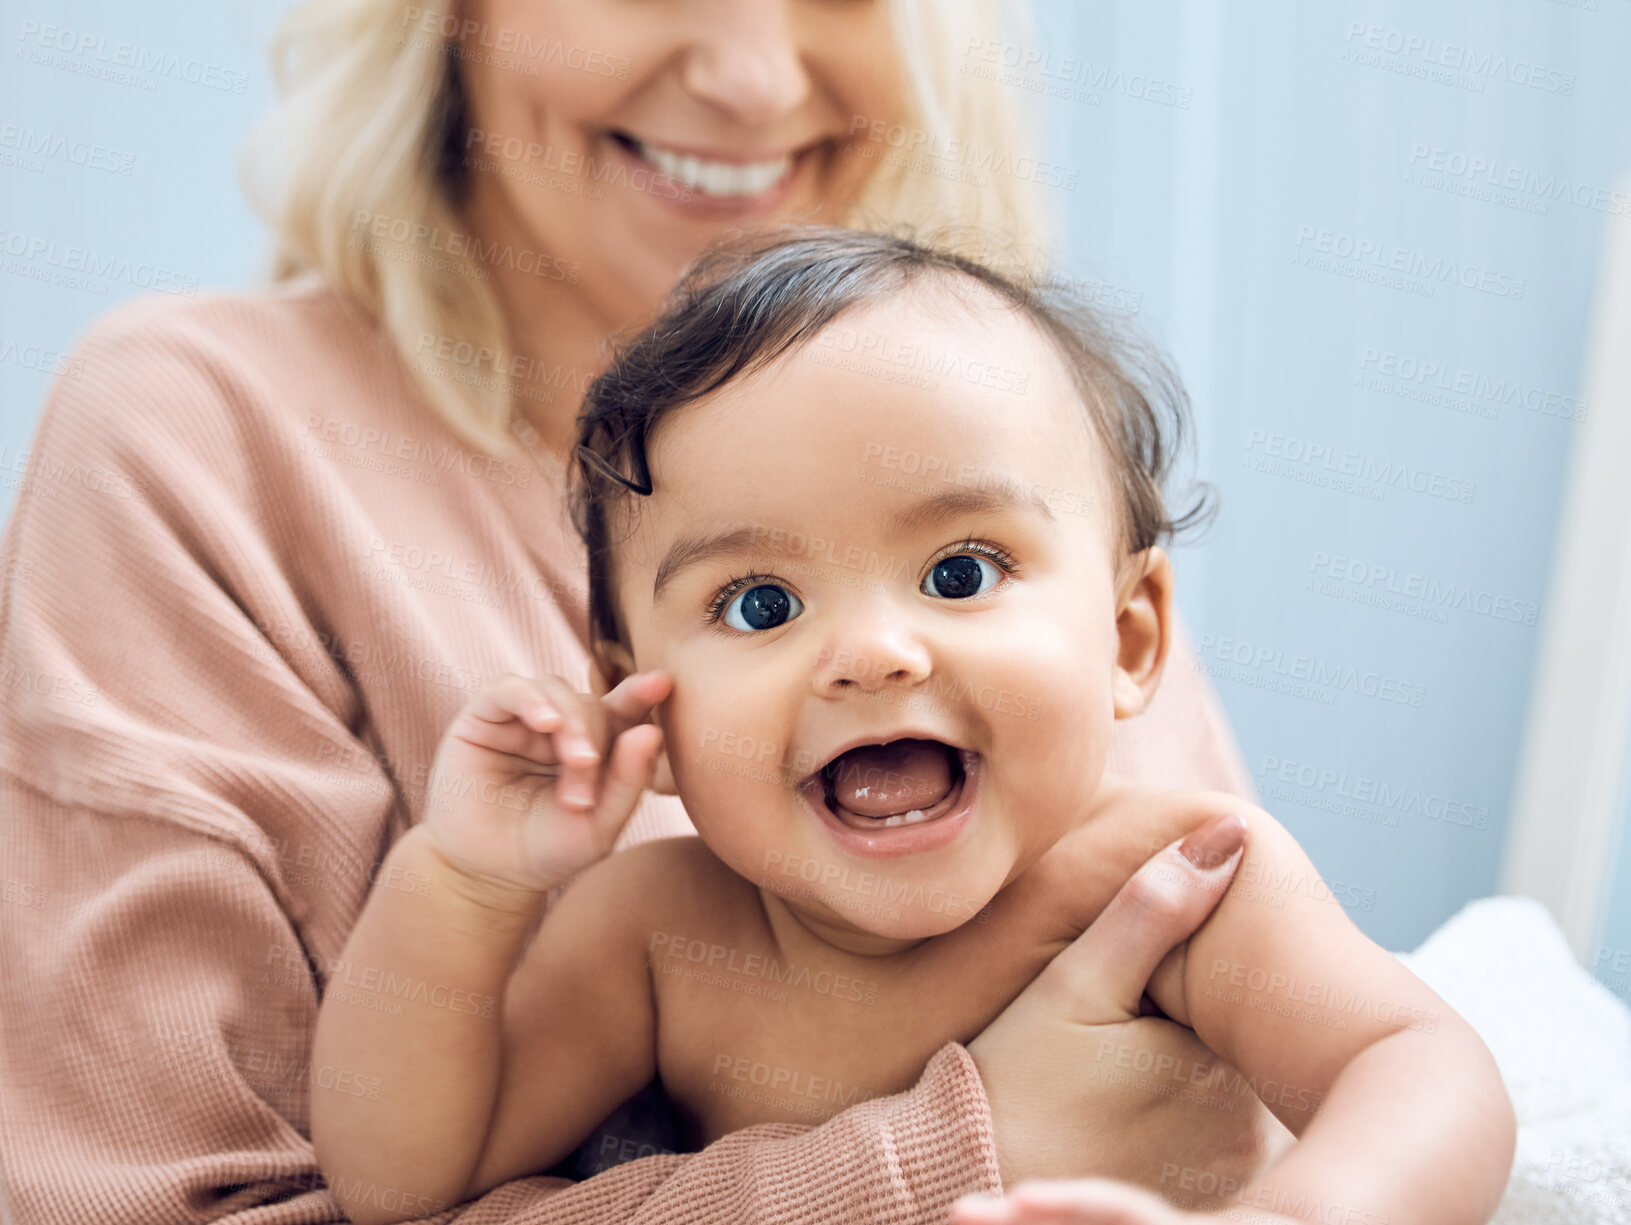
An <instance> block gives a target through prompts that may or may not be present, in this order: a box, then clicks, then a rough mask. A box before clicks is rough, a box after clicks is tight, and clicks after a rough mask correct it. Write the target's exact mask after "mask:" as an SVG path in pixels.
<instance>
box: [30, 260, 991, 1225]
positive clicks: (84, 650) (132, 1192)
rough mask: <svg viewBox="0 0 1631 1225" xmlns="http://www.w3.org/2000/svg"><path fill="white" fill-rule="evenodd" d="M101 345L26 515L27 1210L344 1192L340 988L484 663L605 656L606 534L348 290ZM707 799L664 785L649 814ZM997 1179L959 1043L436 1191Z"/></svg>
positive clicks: (43, 1224) (850, 1192) (318, 1205)
mask: <svg viewBox="0 0 1631 1225" xmlns="http://www.w3.org/2000/svg"><path fill="white" fill-rule="evenodd" d="M69 368H70V369H71V370H72V371H73V374H72V376H71V377H66V376H65V377H61V378H59V379H58V381H57V382H56V383H55V384H54V386H53V388H52V390H51V392H50V395H49V397H48V399H47V402H46V405H45V408H44V412H43V415H42V417H41V420H40V424H39V426H38V429H37V434H36V437H35V440H34V444H33V446H32V448H31V451H30V455H29V458H28V469H27V476H26V477H25V478H24V481H23V484H22V488H21V489H20V491H19V493H18V495H17V499H16V502H15V505H14V507H13V510H12V513H11V516H10V518H9V520H8V522H7V525H6V531H5V535H4V538H3V540H0V576H3V578H4V580H5V581H4V583H3V584H0V686H3V705H0V889H3V896H0V1217H4V1219H5V1220H7V1221H9V1222H15V1223H16V1225H59V1223H60V1225H68V1223H73V1225H98V1223H103V1222H106V1223H110V1225H111V1223H118V1225H159V1223H161V1222H162V1223H165V1225H174V1223H178V1222H202V1221H223V1220H227V1221H232V1222H240V1223H241V1225H295V1223H297V1222H304V1223H311V1225H317V1223H327V1222H340V1221H343V1220H344V1219H345V1217H344V1214H343V1213H342V1212H341V1210H340V1208H339V1207H338V1204H337V1202H336V1200H335V1199H334V1198H333V1196H332V1195H331V1194H330V1193H329V1191H328V1189H327V1187H326V1186H325V1185H324V1183H323V1180H322V1178H321V1176H320V1174H319V1172H318V1170H317V1167H316V1164H315V1162H314V1160H313V1153H312V1147H311V1143H310V1139H309V1125H308V1102H307V1085H308V1077H309V1076H310V1075H312V1072H313V1069H312V1068H311V1066H310V1062H309V1054H310V1045H311V1036H312V1031H313V1027H314V1025H315V1021H316V1016H317V1007H318V1001H319V999H320V998H321V994H322V992H323V991H325V990H326V989H329V988H330V987H331V986H332V985H334V984H336V983H344V984H348V985H353V984H355V983H357V982H365V981H366V968H365V967H354V966H348V965H346V964H345V963H344V962H343V961H342V960H341V959H340V952H341V950H342V949H343V946H344V942H345V937H346V934H347V933H348V931H349V930H350V927H351V924H352V923H353V922H354V921H355V919H356V916H357V913H358V912H359V910H360V909H361V906H362V903H363V900H364V898H365V897H366V894H367V891H368V889H369V888H371V887H392V886H391V885H390V883H389V882H383V881H379V880H376V879H374V871H375V869H376V868H377V866H378V864H379V861H380V860H381V859H382V858H383V856H384V853H385V851H386V850H387V849H388V847H389V846H390V844H391V842H392V841H393V840H394V839H395V838H396V837H398V836H400V834H401V833H402V832H403V831H404V830H405V829H406V828H408V827H409V826H410V825H412V824H413V823H414V822H415V821H416V820H417V819H418V813H419V811H420V803H421V800H422V784H421V782H420V781H419V780H422V778H423V772H424V768H425V766H426V765H427V764H428V761H429V759H430V756H431V754H432V752H433V750H434V746H435V743H436V740H437V738H438V737H439V735H440V733H441V731H442V730H443V728H445V726H446V723H447V721H448V719H449V718H450V717H451V715H452V713H453V711H454V710H456V709H457V707H458V705H459V704H461V702H462V700H463V697H464V696H465V694H466V693H467V692H468V690H469V689H470V688H473V687H475V686H476V685H477V684H479V682H480V681H481V679H482V678H483V677H486V676H491V675H493V674H496V673H498V672H502V671H507V670H513V671H523V672H531V673H534V674H536V673H538V672H540V671H546V670H547V671H551V672H557V673H559V674H561V675H567V676H573V675H576V676H577V677H579V679H581V676H582V674H583V673H584V671H585V669H586V667H587V663H586V659H587V657H586V655H585V653H584V650H583V644H582V631H583V625H584V619H583V614H582V607H581V599H580V589H579V588H578V587H577V586H575V584H578V583H581V579H580V578H578V577H576V576H577V575H578V574H580V573H581V569H582V561H581V557H580V556H579V555H577V554H575V553H573V552H572V548H573V542H572V541H570V539H569V538H568V537H567V536H566V535H565V534H564V533H563V532H562V530H561V528H560V524H559V521H558V517H556V516H552V515H551V514H549V513H546V512H547V510H548V504H549V501H550V499H553V498H554V496H555V495H554V494H553V493H549V492H548V491H547V490H546V488H545V487H544V485H543V481H542V478H541V477H540V475H539V474H538V473H537V472H536V471H531V472H530V474H529V472H528V471H524V470H520V469H516V468H514V467H513V466H512V467H510V468H502V469H500V468H494V467H492V466H491V465H482V464H479V463H475V462H466V458H461V457H460V456H459V455H458V454H457V452H456V450H449V447H450V446H451V445H452V444H451V441H450V439H449V438H448V437H447V436H446V435H445V432H443V433H438V427H437V425H436V423H435V422H434V421H432V420H431V419H430V418H429V416H428V410H426V409H425V408H424V407H423V405H422V403H417V402H415V401H414V399H413V397H412V393H411V389H410V387H409V385H408V383H407V381H406V380H405V379H404V378H403V376H402V371H401V369H400V366H399V364H398V363H397V359H396V358H395V356H394V355H393V354H392V353H391V352H390V351H389V349H388V347H387V346H385V345H384V344H383V342H382V340H381V338H380V337H379V336H378V334H377V332H374V331H371V330H370V328H369V327H368V326H367V325H365V324H364V323H362V322H360V321H359V320H358V319H357V318H356V316H355V315H354V313H352V312H350V311H349V309H348V308H345V307H344V306H343V305H336V304H335V303H334V301H333V300H332V299H331V296H329V295H327V294H326V293H322V292H318V291H316V290H308V291H306V292H303V293H281V294H276V295H260V296H257V295H219V296H217V297H215V298H212V299H210V300H208V301H205V300H200V301H199V302H197V303H181V302H175V301H170V300H163V301H160V300H142V301H138V302H137V303H134V304H131V305H128V306H125V307H121V308H119V309H118V310H116V311H114V312H113V313H112V314H110V315H109V316H106V317H104V318H103V319H102V320H100V321H99V322H98V323H97V324H96V325H95V326H93V327H92V329H91V330H90V331H89V332H88V333H87V334H86V335H85V336H84V337H82V339H81V341H80V343H79V344H78V345H77V346H76V348H75V352H74V360H73V361H72V362H71V363H70V365H69ZM337 419H338V420H341V421H342V422H344V423H345V425H344V428H340V427H337V426H335V424H334V422H335V421H336V420H337ZM352 426H355V427H356V429H357V431H358V432H357V433H355V434H352V433H350V432H348V431H349V430H350V429H351V427H352ZM370 431H371V432H370ZM382 440H384V441H382ZM319 444H321V445H319ZM387 449H388V450H389V455H388V457H385V458H382V454H383V453H384V452H385V451H386V450H387ZM450 457H451V458H450ZM387 461H388V462H387ZM433 478H434V479H433ZM522 478H527V479H522ZM546 493H547V497H546V496H545V495H546ZM529 499H530V501H529ZM416 550H418V551H419V552H417V553H416ZM416 558H417V560H416ZM431 559H439V560H434V561H433V560H431ZM683 821H684V818H683V811H682V810H680V809H679V807H678V805H677V802H675V801H672V800H665V799H659V798H652V799H649V800H648V801H646V802H645V803H643V805H642V808H641V811H640V813H639V814H637V816H636V818H635V820H634V822H632V823H631V833H630V834H629V835H628V837H631V838H638V837H649V836H656V835H659V834H665V833H674V832H682V831H683V829H684V824H683ZM410 887H411V886H410ZM343 1071H344V1070H343V1069H331V1070H325V1069H317V1070H316V1074H317V1075H319V1076H322V1075H329V1074H332V1075H339V1074H341V1073H343ZM997 1186H998V1181H997V1173H996V1158H995V1149H994V1146H993V1142H992V1137H991V1129H990V1119H989V1112H988V1108H987V1105H986V1100H985V1097H984V1093H983V1090H982V1089H981V1086H980V1083H979V1079H978V1077H977V1075H976V1074H975V1071H974V1067H973V1064H972V1062H971V1061H970V1060H969V1058H968V1056H967V1053H966V1052H965V1051H963V1049H962V1048H961V1047H956V1046H951V1047H947V1048H945V1049H944V1050H942V1051H941V1052H940V1053H939V1054H938V1055H937V1056H936V1057H935V1059H934V1061H933V1062H932V1063H931V1064H930V1065H929V1067H928V1068H927V1070H926V1071H925V1073H924V1075H923V1077H922V1079H921V1081H920V1082H919V1084H918V1085H917V1086H916V1087H915V1088H914V1089H912V1090H911V1091H909V1092H907V1093H904V1094H900V1095H897V1096H896V1097H892V1098H885V1099H880V1100H877V1101H873V1102H867V1103H863V1104H860V1105H857V1106H855V1107H853V1108H851V1109H850V1110H848V1111H846V1112H845V1113H844V1114H842V1115H840V1116H839V1117H837V1118H835V1119H833V1120H832V1121H830V1122H829V1123H827V1124H826V1125H824V1126H822V1127H820V1128H817V1129H808V1128H797V1127H790V1126H774V1127H759V1128H753V1129H750V1130H748V1131H744V1132H740V1133H737V1134H735V1135H732V1136H730V1137H727V1138H726V1139H724V1140H722V1141H720V1142H718V1143H716V1144H714V1145H713V1146H711V1147H710V1148H708V1149H707V1150H705V1151H704V1152H702V1153H698V1154H689V1155H681V1156H674V1155H667V1156H658V1157H649V1158H646V1159H644V1160H641V1161H636V1162H632V1163H629V1164H626V1165H622V1166H618V1167H616V1168H614V1169H612V1170H609V1171H607V1172H605V1173H603V1174H600V1175H598V1176H596V1177H595V1178H593V1179H590V1180H588V1181H587V1182H583V1183H578V1184H572V1183H567V1182H565V1181H563V1180H560V1179H552V1178H544V1177H534V1178H527V1179H521V1180H517V1181H515V1182H512V1183H510V1184H507V1185H506V1186H504V1187H501V1188H497V1189H495V1190H494V1191H492V1192H490V1193H489V1194H487V1195H486V1196H484V1197H482V1198H481V1199H480V1200H478V1201H475V1202H473V1203H471V1204H469V1205H464V1206H461V1207H459V1208H456V1209H453V1210H452V1211H450V1212H446V1213H443V1214H442V1215H441V1216H440V1217H438V1218H436V1219H438V1220H452V1219H458V1220H460V1221H462V1222H467V1223H468V1225H497V1223H499V1222H517V1223H521V1222H544V1221H551V1222H553V1221H567V1220H571V1221H581V1222H589V1223H595V1222H612V1221H630V1220H633V1221H642V1222H680V1221H703V1220H707V1221H717V1220H721V1219H726V1220H730V1219H742V1220H747V1219H753V1220H771V1221H777V1220H787V1221H792V1220H798V1221H816V1220H840V1219H841V1220H877V1221H891V1222H894V1221H899V1222H906V1221H934V1220H939V1219H942V1218H943V1216H944V1213H945V1208H946V1205H947V1204H948V1203H949V1202H950V1201H951V1199H953V1198H955V1196H956V1195H958V1194H961V1193H963V1192H966V1191H972V1190H978V1189H988V1190H989V1189H995V1188H996V1187H997ZM369 1193H370V1194H376V1195H378V1196H380V1197H382V1198H384V1197H389V1196H391V1195H392V1189H391V1188H376V1189H373V1190H372V1191H371V1192H369ZM426 1207H427V1208H429V1207H431V1206H426Z"/></svg>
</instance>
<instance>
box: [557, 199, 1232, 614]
mask: <svg viewBox="0 0 1631 1225" xmlns="http://www.w3.org/2000/svg"><path fill="white" fill-rule="evenodd" d="M931 278H932V281H933V282H934V283H935V285H936V287H937V288H945V289H948V290H953V291H955V289H956V288H957V287H959V286H962V285H966V284H967V283H968V282H969V281H974V282H977V283H979V284H980V285H983V286H985V287H986V288H987V289H988V290H990V291H992V292H993V293H994V294H995V295H996V296H997V297H998V298H999V299H1000V300H1001V301H1003V302H1005V303H1007V304H1008V305H1009V306H1011V307H1013V308H1015V309H1017V310H1019V311H1021V312H1023V313H1024V315H1025V317H1026V318H1027V319H1028V320H1030V322H1031V323H1032V324H1034V325H1035V326H1036V328H1037V330H1038V331H1039V332H1040V333H1041V334H1042V335H1043V336H1045V337H1046V338H1047V339H1048V340H1049V341H1051V342H1052V344H1053V346H1054V348H1055V350H1056V351H1057V352H1058V353H1059V355H1060V357H1061V359H1062V361H1063V364H1064V366H1065V368H1066V369H1067V370H1068V371H1069V372H1070V376H1071V380H1072V382H1073V384H1074V386H1075V387H1076V390H1077V393H1078V395H1079V396H1080V397H1081V401H1082V404H1083V406H1084V407H1085V408H1086V410H1087V416H1088V419H1089V421H1090V423H1091V426H1092V432H1093V435H1094V437H1095V438H1096V439H1097V441H1098V443H1099V444H1100V445H1101V446H1102V447H1103V448H1104V451H1105V453H1106V455H1107V456H1108V459H1109V463H1108V464H1107V465H1106V466H1107V468H1108V469H1109V471H1110V472H1112V473H1114V474H1115V476H1116V478H1117V481H1118V484H1119V489H1118V490H1117V491H1116V492H1117V493H1118V494H1119V497H1117V498H1115V499H1114V501H1115V503H1116V504H1117V505H1116V518H1117V525H1116V526H1117V529H1118V531H1119V534H1120V539H1121V544H1122V546H1123V547H1124V548H1125V549H1126V550H1127V552H1128V553H1129V554H1137V553H1141V552H1143V551H1144V550H1145V549H1147V548H1149V547H1150V546H1151V545H1154V544H1158V543H1160V542H1161V541H1163V540H1168V539H1170V538H1171V537H1172V536H1173V535H1174V534H1175V533H1178V532H1182V531H1185V530H1187V529H1188V528H1191V527H1194V526H1196V525H1197V524H1199V523H1201V522H1202V521H1204V520H1205V519H1207V518H1209V517H1210V515H1211V513H1212V510H1213V505H1212V491H1211V489H1210V488H1209V487H1207V486H1205V485H1198V486H1196V488H1195V496H1194V499H1193V501H1192V502H1191V504H1190V506H1189V508H1188V509H1187V510H1186V511H1185V512H1184V513H1183V514H1182V515H1181V516H1178V517H1176V518H1174V517H1172V516H1170V515H1169V513H1168V510H1167V506H1166V502H1165V500H1164V499H1163V495H1162V487H1163V485H1164V483H1165V482H1166V480H1167V477H1168V476H1169V474H1170V471H1171V468H1172V465H1173V461H1174V459H1175V458H1176V456H1177V454H1178V453H1179V452H1181V451H1182V449H1183V447H1184V446H1185V445H1186V443H1187V440H1188V437H1189V434H1190V429H1191V426H1190V420H1189V401H1188V397H1187V396H1186V395H1185V393H1184V390H1183V387H1182V385H1181V384H1180V383H1179V381H1178V378H1177V376H1176V375H1175V374H1174V373H1173V372H1172V369H1171V367H1170V366H1168V364H1167V363H1166V362H1165V361H1164V360H1163V359H1162V358H1161V357H1160V355H1159V354H1158V353H1156V352H1155V351H1154V350H1153V349H1152V348H1151V347H1150V346H1149V345H1147V344H1145V343H1142V342H1141V341H1139V340H1137V339H1135V338H1133V337H1130V336H1128V335H1126V334H1123V333H1120V332H1118V331H1117V330H1115V329H1114V328H1113V327H1112V326H1111V324H1110V323H1109V321H1108V320H1107V319H1105V318H1104V317H1103V316H1101V315H1100V314H1099V312H1098V311H1097V310H1096V309H1095V308H1094V307H1093V306H1092V304H1091V302H1090V301H1089V300H1088V298H1087V297H1086V296H1085V295H1083V294H1082V293H1080V292H1078V291H1077V290H1075V289H1073V288H1072V287H1071V286H1070V285H1068V284H1065V283H1061V282H1058V281H1048V282H1042V283H1037V282H1033V281H1026V280H1022V279H1019V278H1017V277H1013V276H1009V275H1006V274H1004V273H1001V272H998V271H996V270H995V269H993V268H989V267H987V266H985V265H984V264H981V263H979V262H977V261H975V260H973V259H970V258H967V257H965V256H963V255H960V254H956V253H954V252H952V251H950V250H947V249H943V248H940V247H936V246H935V245H934V244H933V243H932V242H929V241H922V240H919V239H917V238H914V237H906V236H902V235H900V234H879V233H873V232H869V231H864V230H850V229H839V228H834V227H826V226H780V227H774V228H770V229H765V230H759V231H756V232H753V233H750V234H749V235H748V236H747V237H746V238H738V239H736V240H735V241H728V242H726V243H723V244H718V245H715V246H714V247H711V248H710V249H709V250H707V251H705V252H704V253H703V254H702V255H701V256H699V257H698V258H697V259H696V260H695V261H693V262H692V264H691V265H690V266H689V267H688V268H687V269H686V272H685V274H684V275H683V276H682V277H681V279H680V281H679V283H678V284H677V285H676V286H675V287H674V289H673V291H672V292H671V293H670V294H669V297H668V299H667V301H666V302H665V303H664V305H663V308H662V310H661V312H660V313H659V314H658V316H657V318H656V319H655V320H654V321H653V322H652V323H651V324H650V325H649V326H647V327H646V328H645V329H644V330H642V331H640V332H639V333H637V334H635V335H633V336H632V337H629V338H627V339H625V340H622V341H621V342H618V343H616V344H614V347H613V357H612V361H611V363H610V364H609V366H608V367H607V368H606V370H605V371H604V372H603V373H602V374H601V375H600V377H599V378H597V379H595V381H594V382H593V383H592V384H591V385H590V387H589V390H588V393H587V394H586V396H585V398H584V407H583V411H582V413H581V414H580V415H579V417H578V444H577V450H576V460H577V462H576V464H575V466H574V470H573V473H572V481H571V491H570V493H571V509H572V520H573V523H574V525H575V526H576V527H577V530H578V533H579V534H580V535H581V536H582V537H583V541H584V544H585V545H586V546H587V548H588V553H589V632H590V635H591V638H592V639H593V640H594V641H599V642H608V643H615V642H621V641H623V635H622V632H621V629H620V618H619V616H618V612H617V608H616V606H615V600H614V598H613V594H612V591H611V560H612V558H611V540H610V533H609V524H610V522H611V519H612V515H611V512H612V511H613V510H614V509H615V507H616V505H617V503H618V502H619V501H621V500H622V499H624V498H627V497H628V496H629V495H630V494H639V495H643V496H649V495H650V494H651V492H652V487H651V471H650V468H649V467H648V465H647V458H646V445H647V442H648V440H649V439H650V437H651V434H652V431H653V430H654V429H655V428H656V427H657V425H658V423H659V422H661V421H662V420H663V419H664V418H665V417H667V416H668V415H669V414H670V413H672V412H674V411H675V410H676V409H679V408H682V407H684V406H685V405H687V404H690V403H692V402H693V401H696V400H699V399H701V398H702V397H704V396H706V395H708V394H709V393H710V392H713V391H715V390H717V389H718V388H720V387H722V386H724V385H725V384H726V383H728V382H730V380H731V379H733V378H736V377H737V376H738V375H741V374H743V373H745V372H750V371H752V370H754V369H757V368H759V367H762V366H764V365H766V364H767V363H769V362H771V361H773V360H774V359H775V358H777V357H779V356H781V355H782V354H783V353H785V352H787V351H788V350H790V349H792V348H794V347H795V346H798V345H801V344H805V343H808V342H809V341H810V340H811V339H813V338H814V337H815V335H816V334H817V333H818V332H819V331H820V330H821V329H822V328H824V327H825V326H826V325H827V324H829V323H830V322H832V321H833V320H834V319H836V318H837V317H838V316H839V315H841V314H843V313H844V312H846V311H849V310H852V309H854V308H856V307H858V306H862V305H864V304H867V303H872V302H876V301H878V300H880V299H882V298H887V297H889V296H891V295H893V294H896V293H900V292H902V291H904V290H905V289H906V288H907V287H909V286H913V285H918V284H921V283H923V282H926V281H930V280H931Z"/></svg>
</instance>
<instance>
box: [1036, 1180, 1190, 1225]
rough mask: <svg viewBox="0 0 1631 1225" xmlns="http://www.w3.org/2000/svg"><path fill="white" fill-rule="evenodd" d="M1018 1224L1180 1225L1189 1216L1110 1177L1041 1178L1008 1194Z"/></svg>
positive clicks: (1148, 1194)
mask: <svg viewBox="0 0 1631 1225" xmlns="http://www.w3.org/2000/svg"><path fill="white" fill-rule="evenodd" d="M1008 1202H1009V1203H1010V1204H1012V1205H1013V1208H1014V1215H1013V1217H1012V1218H1011V1220H1012V1221H1013V1222H1015V1225H1180V1223H1181V1222H1182V1221H1183V1220H1184V1219H1185V1217H1186V1216H1187V1214H1186V1213H1183V1212H1179V1211H1178V1210H1177V1209H1174V1208H1172V1207H1170V1206H1169V1205H1168V1204H1167V1203H1166V1202H1165V1201H1164V1200H1161V1199H1159V1198H1158V1197H1156V1196H1154V1195H1151V1194H1150V1193H1149V1192H1147V1191H1143V1190H1140V1189H1139V1188H1137V1187H1133V1186H1129V1185H1128V1184H1126V1183H1122V1182H1115V1181H1114V1180H1112V1179H1108V1178H1078V1179H1039V1180H1034V1181H1028V1182H1022V1183H1020V1184H1019V1185H1018V1186H1017V1187H1015V1188H1014V1189H1013V1191H1012V1192H1010V1193H1009V1197H1008Z"/></svg>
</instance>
